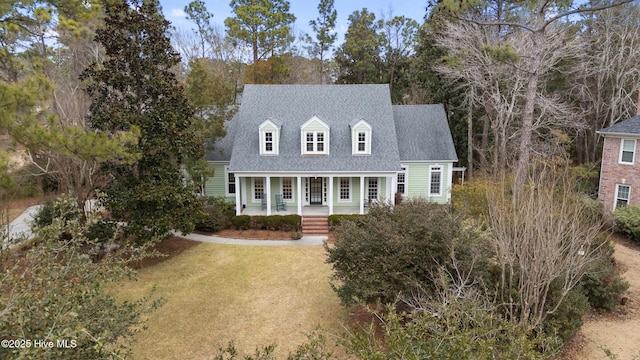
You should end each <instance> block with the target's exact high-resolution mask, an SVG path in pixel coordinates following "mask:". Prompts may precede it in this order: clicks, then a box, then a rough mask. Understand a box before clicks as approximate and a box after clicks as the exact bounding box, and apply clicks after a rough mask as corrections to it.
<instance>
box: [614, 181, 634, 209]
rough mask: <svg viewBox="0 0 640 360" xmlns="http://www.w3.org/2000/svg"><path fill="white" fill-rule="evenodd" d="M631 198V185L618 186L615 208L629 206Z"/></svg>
mask: <svg viewBox="0 0 640 360" xmlns="http://www.w3.org/2000/svg"><path fill="white" fill-rule="evenodd" d="M630 197H631V186H629V185H622V184H618V185H616V204H615V206H616V207H618V206H627V205H629V198H630Z"/></svg>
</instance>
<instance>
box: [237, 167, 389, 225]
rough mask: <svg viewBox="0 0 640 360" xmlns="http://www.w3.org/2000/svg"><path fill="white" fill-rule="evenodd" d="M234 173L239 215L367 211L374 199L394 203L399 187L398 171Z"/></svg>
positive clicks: (330, 213)
mask: <svg viewBox="0 0 640 360" xmlns="http://www.w3.org/2000/svg"><path fill="white" fill-rule="evenodd" d="M230 175H231V176H233V178H232V179H233V181H234V187H235V194H234V196H235V205H236V215H267V216H268V215H287V214H297V215H301V216H302V215H307V216H308V215H333V214H365V213H366V212H367V211H368V205H369V204H370V203H371V202H376V201H385V202H387V203H389V204H391V205H394V202H395V201H394V200H395V191H396V186H397V185H396V180H397V173H370V174H322V173H319V174H313V175H305V176H301V175H300V174H283V175H284V176H283V175H275V174H274V175H271V174H237V173H236V174H230ZM229 178H230V179H231V177H229Z"/></svg>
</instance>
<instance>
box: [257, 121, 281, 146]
mask: <svg viewBox="0 0 640 360" xmlns="http://www.w3.org/2000/svg"><path fill="white" fill-rule="evenodd" d="M280 128H281V125H280V124H279V123H277V122H275V121H274V120H271V119H267V120H266V121H265V122H263V123H262V124H260V127H259V128H258V129H259V133H260V155H278V152H279V149H280Z"/></svg>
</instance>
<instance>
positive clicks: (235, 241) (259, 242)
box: [176, 234, 327, 246]
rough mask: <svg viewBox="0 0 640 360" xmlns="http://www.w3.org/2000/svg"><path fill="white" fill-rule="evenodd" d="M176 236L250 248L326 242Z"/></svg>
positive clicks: (322, 238)
mask: <svg viewBox="0 0 640 360" xmlns="http://www.w3.org/2000/svg"><path fill="white" fill-rule="evenodd" d="M176 236H180V237H183V238H185V239H189V240H193V241H199V242H208V243H214V244H227V245H250V246H307V245H322V244H323V243H324V242H325V241H327V237H326V236H303V237H302V239H300V240H247V239H231V238H224V237H219V236H211V235H201V234H188V235H180V234H176Z"/></svg>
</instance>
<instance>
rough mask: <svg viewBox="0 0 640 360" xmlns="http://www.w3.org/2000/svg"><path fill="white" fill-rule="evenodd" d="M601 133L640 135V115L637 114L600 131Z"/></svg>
mask: <svg viewBox="0 0 640 360" xmlns="http://www.w3.org/2000/svg"><path fill="white" fill-rule="evenodd" d="M598 133H599V134H605V135H606V134H629V135H640V115H636V116H634V117H632V118H631V119H627V120H624V121H620V122H619V123H616V124H613V125H611V126H609V127H608V128H605V129H602V130H600V131H598Z"/></svg>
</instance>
